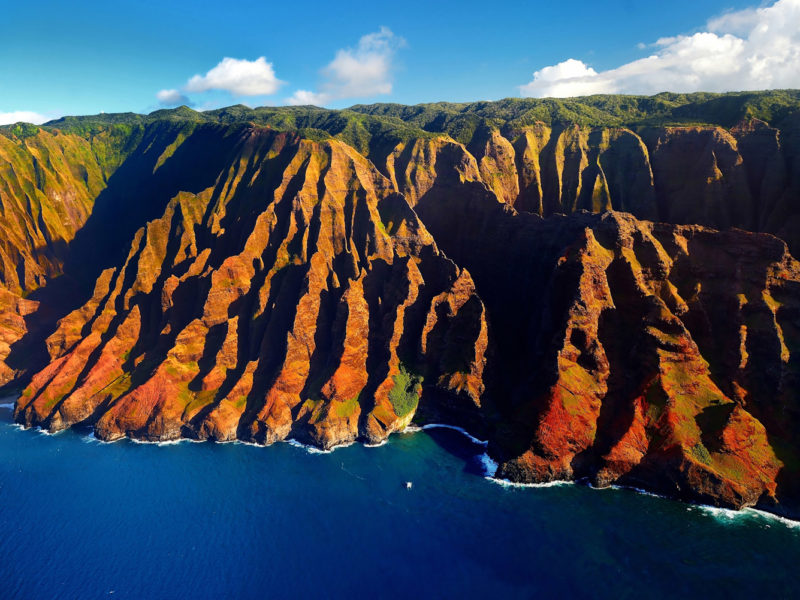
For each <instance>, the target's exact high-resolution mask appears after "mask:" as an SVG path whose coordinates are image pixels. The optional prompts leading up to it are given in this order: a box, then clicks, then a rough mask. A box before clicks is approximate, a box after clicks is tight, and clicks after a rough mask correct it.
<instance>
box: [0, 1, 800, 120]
mask: <svg viewBox="0 0 800 600" xmlns="http://www.w3.org/2000/svg"><path fill="white" fill-rule="evenodd" d="M3 17H4V18H3V21H4V26H3V32H2V37H0V120H4V121H6V122H8V121H9V120H10V119H13V118H14V117H18V116H20V115H22V116H28V117H31V118H29V119H27V120H32V121H36V120H39V121H41V120H42V119H43V118H48V117H50V118H52V117H56V116H60V115H64V114H92V113H97V112H101V111H105V112H120V111H135V112H149V111H152V110H155V109H157V108H160V107H162V106H167V105H174V104H175V103H177V102H183V101H186V102H189V103H191V104H192V105H193V106H194V107H195V108H198V109H207V108H214V107H218V106H225V105H229V104H234V103H237V102H243V103H246V104H249V105H252V106H257V105H263V104H278V105H280V104H287V103H306V102H309V103H315V104H319V105H325V106H331V107H343V106H349V105H352V104H355V103H359V102H380V101H386V102H401V103H419V102H433V101H439V100H450V101H466V100H483V99H487V100H492V99H499V98H504V97H510V96H547V95H554V96H564V95H581V94H586V93H597V92H622V93H656V92H658V91H661V90H663V89H670V90H671V91H692V90H693V89H707V90H713V91H716V90H720V91H721V90H723V89H759V88H764V87H800V0H777V2H776V1H775V0H770V1H767V2H763V3H759V2H758V0H704V1H702V2H699V1H698V0H672V1H671V2H664V3H660V2H658V3H657V2H644V1H642V0H608V1H604V2H598V1H597V0H594V1H584V0H562V2H560V3H554V2H552V1H549V2H538V1H528V2H522V1H520V2H510V1H502V0H495V1H490V2H487V1H485V0H483V1H481V2H473V1H471V0H462V1H461V2H458V3H455V2H452V3H451V2H448V3H436V2H433V1H430V0H428V1H419V0H405V1H403V2H395V3H390V4H388V3H387V4H384V3H373V4H369V3H364V2H349V1H347V0H339V1H338V2H335V3H331V2H319V1H318V0H307V1H306V2H303V3H299V2H280V3H278V2H263V1H262V2H256V1H249V0H244V1H243V0H228V1H219V2H208V3H198V2H197V0H193V1H192V2H188V1H183V0H181V1H177V2H169V1H167V0H162V1H159V2H156V1H153V0H138V1H136V2H129V1H127V0H123V1H115V2H110V1H109V0H105V1H103V2H96V1H86V0H84V1H82V2H80V1H76V2H74V3H67V2H63V0H59V1H52V0H45V1H38V2H22V1H20V0H8V2H7V5H6V7H5V8H4V9H3ZM765 27H766V30H765ZM776 36H777V40H778V41H777V42H776V41H775V39H776ZM261 57H263V59H261ZM225 58H228V59H229V60H228V61H224V60H223V59H225ZM259 59H261V60H259ZM759 60H760V61H761V62H760V63H759V62H758V61H759ZM744 64H747V65H755V66H752V67H747V68H746V69H743V68H742V65H744Z"/></svg>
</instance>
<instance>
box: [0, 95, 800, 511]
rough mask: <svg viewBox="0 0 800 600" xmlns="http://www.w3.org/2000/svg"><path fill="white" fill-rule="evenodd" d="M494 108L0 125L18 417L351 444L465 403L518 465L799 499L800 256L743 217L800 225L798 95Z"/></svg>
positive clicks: (550, 475)
mask: <svg viewBox="0 0 800 600" xmlns="http://www.w3.org/2000/svg"><path fill="white" fill-rule="evenodd" d="M234 108H236V107H234ZM231 110H232V109H231ZM187 111H188V109H186V110H185V111H183V112H182V113H180V115H181V119H183V118H184V116H185V115H189V116H191V114H190V113H191V111H188V112H187ZM225 114H227V113H225ZM221 118H222V117H220V119H221ZM225 118H228V117H225ZM326 123H328V122H322V121H316V122H315V123H314V125H316V126H323V125H324V126H326V127H331V128H333V127H334V126H335V127H337V128H339V127H342V126H341V124H340V123H338V122H337V123H335V124H334V122H333V121H331V122H330V123H328V124H327V125H326ZM476 123H477V124H476V125H475V127H474V128H473V129H471V130H470V132H469V135H467V136H465V139H466V140H467V141H466V143H464V144H462V143H459V142H457V141H455V140H454V139H452V138H451V137H449V136H448V135H445V134H436V133H434V134H431V133H430V132H428V133H424V134H423V133H419V134H414V135H404V136H401V137H402V139H395V138H392V137H391V136H388V137H387V135H386V134H385V132H384V134H382V135H383V136H384V137H381V138H379V139H378V138H377V137H376V136H373V138H363V139H364V141H363V144H361V146H363V148H361V151H357V150H355V149H354V148H353V147H352V146H351V145H348V144H346V143H344V142H342V141H340V140H338V139H334V138H331V137H329V136H326V135H321V134H319V131H320V130H319V129H315V130H314V131H312V132H306V133H305V134H303V133H298V132H296V131H284V132H280V131H277V130H274V129H270V128H265V127H260V126H256V125H252V124H247V123H242V122H239V121H236V122H233V123H231V124H227V125H220V124H219V123H197V122H194V121H188V122H187V121H185V120H179V121H176V122H165V121H160V120H156V121H153V122H151V123H144V124H139V125H137V126H136V127H133V128H130V129H129V130H124V131H120V130H113V129H104V128H102V127H101V128H100V129H98V130H97V131H94V130H92V131H93V133H91V135H87V134H83V133H82V134H81V135H76V134H70V133H65V132H60V133H57V132H46V131H42V132H39V133H38V134H36V136H35V137H29V138H26V139H25V140H14V139H6V138H3V137H0V150H2V149H4V148H5V150H4V151H5V152H6V153H7V155H9V156H11V154H8V153H10V152H12V151H13V152H15V153H16V154H14V155H13V160H10V159H9V160H7V166H5V167H4V168H5V171H2V173H1V174H2V177H0V181H2V182H3V183H2V185H3V186H5V187H3V188H2V189H3V192H2V194H0V201H2V203H3V206H4V207H6V206H7V207H14V208H13V209H12V208H8V209H6V210H5V211H4V212H3V213H2V214H3V217H2V218H5V219H7V220H8V221H9V224H8V225H4V227H5V226H7V227H8V228H9V231H10V232H11V233H10V234H9V237H8V239H7V240H6V242H5V244H6V245H5V246H2V251H3V252H5V256H7V257H9V258H8V264H9V265H12V264H13V265H21V267H19V268H15V269H10V268H6V269H5V270H4V271H2V272H3V273H8V274H7V275H4V277H5V279H4V280H3V281H4V284H5V285H4V286H3V287H0V324H2V326H0V384H2V383H5V382H7V381H12V382H14V383H16V384H19V382H24V385H25V389H24V391H23V392H22V394H21V397H20V398H19V400H18V403H17V407H16V410H15V418H16V419H17V421H18V422H20V423H23V424H25V425H28V426H31V425H40V426H43V427H46V428H48V429H51V430H59V429H63V428H66V427H70V426H72V425H74V424H77V423H84V424H91V425H93V426H94V429H95V433H96V435H97V436H98V437H101V438H103V439H107V440H112V439H117V438H119V437H123V436H130V437H134V438H139V439H146V440H167V439H175V438H178V437H191V438H195V439H214V440H231V439H243V440H247V441H251V442H255V443H262V444H266V443H272V442H274V441H278V440H282V439H286V438H288V437H291V438H295V439H300V440H302V441H305V442H308V443H312V444H315V445H318V446H321V447H325V448H329V447H332V446H334V445H336V444H341V443H346V442H349V441H352V440H356V439H360V440H364V441H368V442H378V441H381V440H383V439H385V438H386V437H387V436H388V435H389V434H391V433H392V432H394V431H398V430H400V429H403V428H404V427H405V426H406V425H408V424H409V423H410V422H411V420H412V419H416V421H417V422H430V421H439V422H442V421H444V422H448V423H452V424H457V425H460V426H463V427H466V428H467V429H469V430H470V431H472V432H473V433H475V434H477V435H479V436H482V437H484V438H487V439H489V449H488V451H489V454H490V456H491V457H492V458H493V459H495V460H496V461H497V462H498V464H499V469H498V475H499V476H501V477H505V478H508V479H511V480H514V481H520V482H542V481H552V480H559V479H582V478H587V479H589V480H590V481H591V482H592V483H593V484H595V485H599V486H604V485H609V484H612V483H619V484H623V485H634V486H638V487H644V488H646V489H649V490H653V491H657V492H660V493H664V494H668V495H671V496H676V497H680V498H683V499H687V500H694V501H702V502H708V503H712V504H717V505H722V506H730V507H741V506H747V505H753V504H756V503H760V505H761V506H764V507H766V508H769V509H772V510H777V511H788V512H792V511H795V513H796V511H797V510H798V507H800V473H799V472H798V465H800V460H799V459H800V444H799V443H798V440H797V438H796V433H795V432H796V431H797V428H798V426H800V403H798V400H797V389H798V383H800V382H798V369H799V367H800V362H799V361H800V358H798V357H799V356H800V354H798V350H799V348H800V264H798V262H797V261H796V260H795V259H794V258H793V257H792V255H791V254H790V252H789V249H788V248H787V245H786V243H785V242H784V241H782V240H781V239H779V238H777V237H774V236H772V235H768V234H765V233H751V232H747V231H743V230H744V229H748V230H751V231H772V232H774V233H777V234H779V235H780V236H782V237H783V238H784V240H786V241H787V242H789V244H790V247H791V244H793V243H794V241H793V240H794V237H793V236H794V232H795V229H797V224H796V223H797V222H796V220H795V219H796V216H795V214H796V213H797V212H800V211H797V210H796V207H795V205H796V203H797V200H798V198H800V179H798V173H800V162H798V161H800V133H798V132H800V130H799V129H798V128H797V127H798V124H800V121H798V120H797V119H796V118H794V117H791V118H785V119H784V120H783V121H782V122H781V126H780V127H779V128H776V127H772V126H770V125H768V124H767V123H765V122H761V121H757V120H753V119H750V120H747V121H744V122H742V123H741V124H740V125H739V126H737V127H734V128H732V129H723V128H720V127H654V126H650V127H640V128H638V129H637V130H636V131H634V130H633V129H630V128H625V127H585V126H580V127H579V126H559V125H555V126H551V125H546V124H544V123H533V124H529V125H524V126H520V127H516V128H509V127H505V128H504V127H500V126H495V125H492V124H491V123H489V122H486V121H480V122H476ZM359 126H361V127H363V124H361V125H359ZM393 126H395V125H393ZM346 127H350V128H351V129H352V128H354V127H355V125H352V124H349V125H347V126H346ZM397 127H399V126H397ZM345 129H346V128H342V129H341V131H344V130H345ZM115 131H116V132H115ZM323 131H324V130H323ZM358 131H361V132H362V133H363V131H367V129H364V130H363V131H362V130H358ZM359 135H361V133H359ZM358 139H361V138H358ZM44 147H47V148H50V150H49V151H48V152H49V154H48V156H50V157H51V158H50V159H49V160H50V162H49V163H47V162H44V160H43V159H42V158H40V157H42V156H44V154H43V152H44V151H43V150H41V148H44ZM8 148H11V149H10V150H9V149H8ZM53 148H60V149H61V150H59V151H60V152H61V155H58V156H62V158H59V159H58V160H56V159H55V158H52V157H53V156H55V155H56V154H57V153H56V150H54V149H53ZM76 149H78V150H80V152H78V150H76ZM76 156H77V157H79V158H76ZM79 159H80V160H79ZM59 160H60V161H62V162H63V165H62V162H58V161H59ZM26 161H27V162H26ZM81 161H83V162H81ZM92 161H94V162H92ZM40 163H41V164H46V165H50V166H48V167H47V169H50V171H48V170H45V171H42V173H43V174H42V173H40V174H39V175H36V173H37V172H38V171H37V170H36V169H40V170H41V168H40V167H35V166H33V165H35V164H40ZM84 163H86V164H88V165H90V166H91V169H90V168H89V166H85V170H86V172H87V175H86V176H85V177H84V176H82V177H78V176H77V175H75V174H76V173H77V174H78V175H80V174H81V173H83V171H82V170H81V167H80V165H83V164H84ZM0 164H2V163H0ZM25 165H28V166H29V167H30V169H28V170H26V168H27V167H25V168H23V167H24V166H25ZM92 165H93V166H92ZM42 168H43V167H42ZM51 171H52V173H51ZM62 171H65V173H62ZM37 177H38V179H37ZM19 182H22V183H19ZM25 182H27V183H25ZM15 185H16V187H14V186H15ZM66 190H71V191H69V192H68V191H66ZM26 198H27V199H28V200H26ZM37 199H38V200H37ZM26 202H27V203H28V204H27V205H28V206H30V207H33V206H40V208H39V209H36V210H33V209H31V210H28V209H26V208H25V206H26ZM35 202H39V204H38V205H36V204H35ZM80 207H83V208H80ZM79 208H80V210H79ZM37 210H38V212H37ZM14 211H16V212H14ZM64 211H67V212H68V214H70V215H73V214H74V215H78V216H74V218H72V217H71V220H69V219H68V220H67V224H64V223H62V222H61V221H59V223H60V228H57V227H56V226H55V225H54V224H52V223H53V221H52V218H50V217H42V218H39V216H37V215H40V214H44V213H47V214H50V213H52V214H61V213H63V212H64ZM69 211H72V212H69ZM81 211H83V212H81ZM622 211H624V212H622ZM13 215H16V216H15V217H14V219H16V220H14V221H13V222H12V220H11V218H12V216H13ZM540 215H541V216H540ZM543 217H546V218H543ZM48 219H50V220H48ZM640 219H641V220H640ZM654 221H666V222H664V223H654ZM667 222H669V223H667ZM711 226H714V227H716V228H721V229H728V230H727V231H718V230H716V229H712V228H711ZM730 227H738V228H740V229H729V228H730ZM797 231H800V229H797ZM20 232H25V233H24V234H23V233H20ZM37 236H39V237H41V240H39V237H37ZM58 236H60V237H58ZM55 239H58V240H62V241H61V242H59V243H58V244H56V243H55V242H52V240H55ZM37 240H39V241H37ZM47 240H51V243H49V245H48V242H47ZM798 240H800V238H798ZM42 244H44V246H42ZM40 246H42V247H43V248H46V249H47V251H44V250H41V251H39V250H37V248H38V247H40ZM4 260H5V259H4ZM15 261H16V262H15ZM21 274H22V275H21ZM59 275H63V277H62V278H61V279H62V280H69V281H75V282H76V284H75V285H76V286H78V287H79V288H80V287H81V285H83V284H84V283H85V282H90V283H91V284H92V285H93V287H94V291H93V292H89V291H88V290H87V292H86V293H85V294H84V297H83V298H82V299H80V300H79V301H75V302H74V303H71V304H70V303H68V302H66V301H64V300H63V298H61V297H60V296H59V294H56V293H55V291H54V290H55V289H56V288H55V287H54V285H55V284H54V283H53V282H54V281H58V280H56V279H55V278H56V277H58V276H59ZM40 287H41V289H40V290H38V291H34V295H32V296H31V297H30V299H23V297H22V296H23V295H26V294H27V293H28V292H30V291H32V290H36V289H37V288H40ZM81 289H82V288H81ZM48 314H49V315H50V320H49V321H48V319H47V318H45V317H46V316H47V315H48ZM56 319H58V322H57V323H56V322H55V321H56ZM45 338H46V339H45ZM32 340H33V341H32ZM31 347H34V348H39V351H40V354H41V357H40V358H39V359H37V360H33V358H31V357H32V356H34V353H29V352H28V349H29V348H31ZM26 360H27V362H26ZM37 361H38V362H37ZM21 376H27V378H28V379H27V380H25V379H24V377H21Z"/></svg>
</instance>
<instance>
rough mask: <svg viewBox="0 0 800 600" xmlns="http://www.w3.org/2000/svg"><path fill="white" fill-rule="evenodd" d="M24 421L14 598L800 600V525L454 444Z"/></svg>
mask: <svg viewBox="0 0 800 600" xmlns="http://www.w3.org/2000/svg"><path fill="white" fill-rule="evenodd" d="M11 412H12V405H11V404H10V401H9V400H5V401H3V402H2V403H0V528H2V535H0V598H3V599H16V598H19V599H26V600H27V599H35V598H48V599H50V598H54V599H55V598H69V599H73V598H81V599H83V598H113V599H120V598H133V599H137V600H141V599H151V598H152V599H158V598H175V599H180V598H191V599H195V600H196V599H203V598H245V599H247V598H408V597H418V598H487V597H488V598H493V599H499V598H504V599H505V598H538V597H541V598H555V597H558V598H620V597H622V598H628V597H629V598H660V597H663V598H676V597H699V596H702V597H703V598H726V599H730V598H734V597H742V596H753V597H792V596H794V597H797V596H798V594H800V523H793V522H791V521H786V520H783V519H780V518H777V517H773V516H770V515H765V514H763V513H759V512H756V511H749V510H748V511H744V512H742V513H732V512H730V511H721V510H713V509H709V508H704V507H699V506H689V505H685V504H681V503H678V502H674V501H671V500H667V499H663V498H658V497H655V496H651V495H646V494H641V493H637V492H635V491H631V490H621V489H603V490H596V489H592V488H589V487H587V486H583V485H574V484H559V485H550V486H541V487H514V486H507V485H502V484H500V483H498V482H495V481H492V480H489V479H487V478H486V477H485V476H484V475H485V467H484V463H483V460H482V455H483V452H484V448H483V446H481V445H480V444H477V443H475V442H474V441H472V440H470V439H469V438H468V437H466V436H464V435H463V434H461V433H459V432H458V431H453V430H450V429H426V430H424V431H418V432H413V433H404V434H399V435H395V436H392V438H391V440H390V441H389V443H386V444H384V445H381V446H378V447H366V446H363V445H361V444H355V445H352V446H348V447H344V448H339V449H337V450H335V451H333V452H330V453H321V452H315V451H310V450H308V449H306V448H303V447H301V446H299V445H293V444H288V443H280V444H275V445H273V446H269V447H256V446H250V445H245V444H239V443H230V444H215V443H191V442H182V443H175V444H160V445H159V444H138V443H134V442H131V441H127V440H126V441H120V442H115V443H112V444H106V443H101V442H98V441H97V440H95V439H94V438H93V437H92V436H91V435H90V432H89V431H88V430H85V431H80V430H70V431H65V432H62V433H59V434H57V435H48V434H45V433H42V432H40V431H35V430H22V429H20V428H19V427H18V426H16V425H14V424H13V423H12V419H11ZM407 482H411V487H410V488H409V487H408V486H407Z"/></svg>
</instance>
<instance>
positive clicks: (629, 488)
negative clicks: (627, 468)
mask: <svg viewBox="0 0 800 600" xmlns="http://www.w3.org/2000/svg"><path fill="white" fill-rule="evenodd" d="M589 487H590V488H592V489H593V490H605V489H612V490H627V491H629V492H636V493H637V494H642V495H643V496H651V497H652V498H664V499H666V500H671V498H670V497H669V496H664V495H662V494H656V493H655V492H648V491H647V490H643V489H642V488H637V487H634V486H632V485H617V484H612V485H609V486H607V487H604V488H602V487H595V486H593V485H590V486H589Z"/></svg>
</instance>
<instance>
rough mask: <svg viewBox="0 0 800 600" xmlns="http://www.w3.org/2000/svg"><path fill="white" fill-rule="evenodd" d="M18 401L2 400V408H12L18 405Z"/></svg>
mask: <svg viewBox="0 0 800 600" xmlns="http://www.w3.org/2000/svg"><path fill="white" fill-rule="evenodd" d="M16 404H17V403H16V402H0V408H11V409H13V408H14V406H15V405H16Z"/></svg>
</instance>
